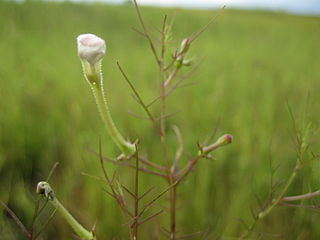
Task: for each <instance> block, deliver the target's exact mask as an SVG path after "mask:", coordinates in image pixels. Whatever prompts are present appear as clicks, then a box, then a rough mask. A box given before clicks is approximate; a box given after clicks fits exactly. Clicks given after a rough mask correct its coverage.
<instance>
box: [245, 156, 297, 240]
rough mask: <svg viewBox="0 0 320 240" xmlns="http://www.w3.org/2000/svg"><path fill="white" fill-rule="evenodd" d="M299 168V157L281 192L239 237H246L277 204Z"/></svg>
mask: <svg viewBox="0 0 320 240" xmlns="http://www.w3.org/2000/svg"><path fill="white" fill-rule="evenodd" d="M300 168H301V162H300V158H298V159H297V162H296V166H295V168H294V170H293V172H292V173H291V175H290V177H289V179H288V180H287V182H286V184H285V186H284V187H283V189H282V191H281V193H280V194H279V195H278V197H277V198H275V199H273V200H272V202H271V204H270V205H269V206H268V207H267V208H266V209H265V210H263V211H261V212H260V213H259V214H258V216H257V217H256V218H255V220H254V222H253V223H252V224H251V225H250V227H249V228H248V229H247V230H246V231H245V232H244V233H243V234H242V235H241V237H240V239H246V238H247V237H248V236H249V235H250V233H251V232H252V231H253V229H254V228H255V226H256V224H257V222H258V221H259V220H261V219H263V218H265V217H266V216H267V215H268V214H269V213H270V212H271V211H272V210H273V208H274V207H275V206H277V205H278V204H279V203H280V202H281V201H282V198H283V196H284V195H285V194H286V192H287V191H288V189H289V187H290V186H291V184H292V182H293V180H294V179H295V177H296V175H297V172H298V171H299V170H300Z"/></svg>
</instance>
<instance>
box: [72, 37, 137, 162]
mask: <svg viewBox="0 0 320 240" xmlns="http://www.w3.org/2000/svg"><path fill="white" fill-rule="evenodd" d="M77 42H78V55H79V57H80V60H81V63H82V68H83V73H84V77H85V79H86V80H87V82H88V83H89V86H90V88H91V90H92V93H93V95H94V98H95V101H96V104H97V106H98V110H99V113H100V116H101V118H102V120H103V122H104V124H105V127H106V129H107V131H108V133H109V134H110V135H111V137H112V139H113V141H114V142H115V143H116V145H117V146H118V147H119V148H120V150H121V152H122V153H123V154H124V155H125V156H130V155H132V154H134V153H135V151H136V147H135V145H134V144H132V143H130V142H128V141H126V140H125V139H124V138H123V137H122V135H121V134H120V132H119V131H118V129H117V128H116V126H115V124H114V122H113V120H112V118H111V114H110V111H109V107H108V103H107V99H106V96H105V92H104V89H103V76H102V70H101V62H102V59H103V57H104V55H105V52H106V44H105V41H104V40H103V39H101V38H99V37H97V36H96V35H94V34H81V35H79V36H78V38H77Z"/></svg>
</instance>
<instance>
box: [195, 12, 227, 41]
mask: <svg viewBox="0 0 320 240" xmlns="http://www.w3.org/2000/svg"><path fill="white" fill-rule="evenodd" d="M225 7H226V6H223V7H222V8H220V9H219V11H218V13H217V14H216V15H215V16H214V17H212V18H211V20H210V21H209V22H208V23H207V24H206V25H205V26H204V27H203V28H202V29H200V30H199V31H198V32H196V33H194V34H192V36H191V39H190V43H191V42H193V41H194V40H196V39H197V38H198V37H199V36H200V35H201V34H202V33H203V32H204V31H205V30H206V29H207V28H208V27H209V26H210V25H211V24H212V23H213V22H214V21H215V20H216V19H217V18H218V17H219V16H220V14H221V13H222V12H223V10H224V9H225Z"/></svg>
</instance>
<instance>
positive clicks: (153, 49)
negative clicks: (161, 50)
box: [133, 0, 161, 65]
mask: <svg viewBox="0 0 320 240" xmlns="http://www.w3.org/2000/svg"><path fill="white" fill-rule="evenodd" d="M133 3H134V6H135V8H136V11H137V15H138V18H139V21H140V24H141V26H142V28H143V31H144V34H145V36H146V38H147V39H148V42H149V45H150V47H151V50H152V52H153V55H154V57H155V58H156V61H157V63H158V65H160V64H161V61H160V59H159V57H158V54H157V51H156V48H155V46H154V44H153V42H152V39H151V37H150V34H149V31H148V29H147V27H146V26H145V24H144V21H143V18H142V15H141V13H140V9H139V6H138V3H137V1H136V0H133Z"/></svg>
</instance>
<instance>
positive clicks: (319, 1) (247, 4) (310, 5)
mask: <svg viewBox="0 0 320 240" xmlns="http://www.w3.org/2000/svg"><path fill="white" fill-rule="evenodd" d="M53 1H55V0H53ZM58 1H63V0H58ZM69 1H70V0H69ZM71 1H79V2H81V1H82V2H112V3H122V2H124V1H125V0H71ZM137 1H138V3H139V4H141V5H153V6H167V7H182V8H219V7H222V6H224V5H226V7H227V8H228V7H230V8H249V9H252V8H256V9H272V10H276V11H278V10H283V11H288V12H293V13H299V14H318V15H320V0H137Z"/></svg>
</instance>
